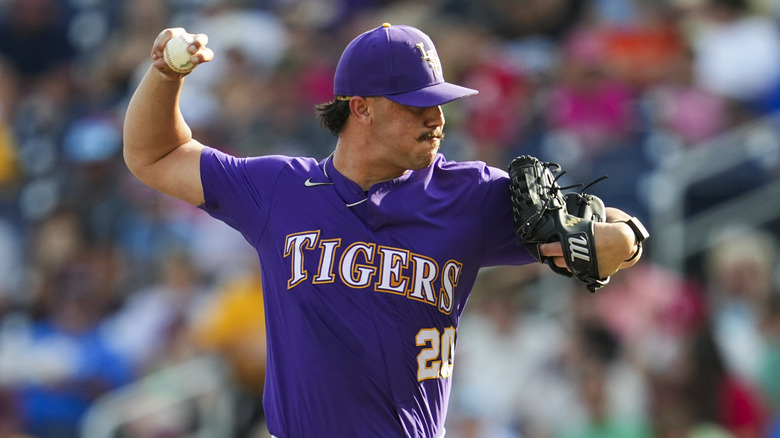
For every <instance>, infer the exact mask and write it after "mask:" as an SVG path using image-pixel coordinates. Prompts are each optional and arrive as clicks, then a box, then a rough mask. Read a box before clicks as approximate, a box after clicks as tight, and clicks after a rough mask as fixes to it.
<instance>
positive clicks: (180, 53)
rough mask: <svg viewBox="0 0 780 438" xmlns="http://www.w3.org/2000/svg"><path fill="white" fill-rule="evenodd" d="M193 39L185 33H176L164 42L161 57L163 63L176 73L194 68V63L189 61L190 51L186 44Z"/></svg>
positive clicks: (187, 71) (190, 42) (186, 71)
mask: <svg viewBox="0 0 780 438" xmlns="http://www.w3.org/2000/svg"><path fill="white" fill-rule="evenodd" d="M193 41H195V39H194V38H193V36H192V35H190V34H188V33H185V34H181V35H177V36H175V37H173V38H171V39H170V40H168V42H167V43H166V44H165V50H163V57H164V59H165V64H166V65H168V67H169V68H170V69H171V70H173V71H175V72H176V73H189V72H190V71H192V69H193V68H195V64H193V63H192V62H190V56H192V55H191V54H190V52H188V51H187V46H189V45H190V44H192V42H193Z"/></svg>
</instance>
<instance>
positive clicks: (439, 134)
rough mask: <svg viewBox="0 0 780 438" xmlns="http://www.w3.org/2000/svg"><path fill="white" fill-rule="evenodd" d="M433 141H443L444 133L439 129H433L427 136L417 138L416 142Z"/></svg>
mask: <svg viewBox="0 0 780 438" xmlns="http://www.w3.org/2000/svg"><path fill="white" fill-rule="evenodd" d="M433 139H439V140H443V139H444V131H442V130H441V129H434V130H433V131H431V132H429V133H427V134H423V135H421V136H420V137H419V138H418V140H420V141H426V140H433Z"/></svg>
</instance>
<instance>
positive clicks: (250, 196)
mask: <svg viewBox="0 0 780 438" xmlns="http://www.w3.org/2000/svg"><path fill="white" fill-rule="evenodd" d="M286 163H287V161H286V160H285V157H281V156H263V157H252V158H238V157H235V156H232V155H229V154H226V153H224V152H221V151H219V150H217V149H214V148H210V147H206V148H205V149H204V150H203V152H202V153H201V160H200V178H201V183H202V184H203V196H204V199H205V203H204V204H203V205H201V206H200V208H201V209H202V210H204V211H206V212H207V213H208V214H209V215H211V216H212V217H214V218H216V219H219V220H221V221H223V222H225V223H226V224H228V225H229V226H231V227H233V228H235V229H236V230H238V231H239V232H241V234H242V235H243V236H244V238H245V239H246V240H247V241H248V242H249V243H251V244H253V245H254V244H256V243H257V242H258V240H259V239H260V236H261V235H262V232H263V229H264V228H265V224H266V223H267V221H268V215H269V208H268V206H269V205H270V203H271V196H272V194H273V186H274V183H275V181H276V179H277V178H278V176H279V173H280V171H281V170H282V169H283V168H284V166H285V165H286Z"/></svg>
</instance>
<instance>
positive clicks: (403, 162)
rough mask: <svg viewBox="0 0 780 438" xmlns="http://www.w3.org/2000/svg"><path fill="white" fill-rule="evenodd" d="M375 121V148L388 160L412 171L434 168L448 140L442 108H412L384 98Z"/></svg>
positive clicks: (377, 105)
mask: <svg viewBox="0 0 780 438" xmlns="http://www.w3.org/2000/svg"><path fill="white" fill-rule="evenodd" d="M375 121H376V125H375V130H374V141H375V146H376V147H377V148H379V150H380V151H381V152H382V153H383V155H384V156H385V159H386V160H389V161H390V162H392V163H394V164H395V165H396V166H398V167H401V168H403V169H411V170H418V169H424V168H426V167H428V166H430V165H431V163H432V162H433V159H434V157H436V153H437V152H438V151H439V146H440V143H441V139H442V138H444V132H443V128H444V113H443V112H442V110H441V106H433V107H425V108H421V107H412V106H406V105H401V104H399V103H395V102H393V101H391V100H388V99H385V98H381V99H378V100H377V101H376V109H375ZM372 147H374V146H372Z"/></svg>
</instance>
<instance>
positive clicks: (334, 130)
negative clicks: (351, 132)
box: [314, 100, 350, 135]
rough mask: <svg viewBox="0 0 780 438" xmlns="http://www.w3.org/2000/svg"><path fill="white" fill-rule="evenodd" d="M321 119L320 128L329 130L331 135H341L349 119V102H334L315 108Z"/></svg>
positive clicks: (321, 104)
mask: <svg viewBox="0 0 780 438" xmlns="http://www.w3.org/2000/svg"><path fill="white" fill-rule="evenodd" d="M314 109H315V110H316V111H317V115H318V116H319V117H320V126H322V127H323V128H328V130H329V131H330V133H331V134H333V135H339V133H340V132H341V130H342V129H343V128H344V125H346V123H347V119H348V118H349V111H350V110H349V101H346V100H333V101H332V102H326V103H320V104H318V105H315V106H314Z"/></svg>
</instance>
